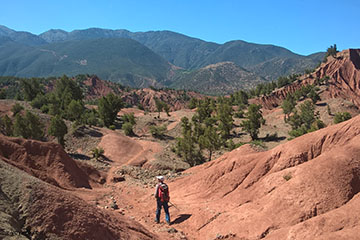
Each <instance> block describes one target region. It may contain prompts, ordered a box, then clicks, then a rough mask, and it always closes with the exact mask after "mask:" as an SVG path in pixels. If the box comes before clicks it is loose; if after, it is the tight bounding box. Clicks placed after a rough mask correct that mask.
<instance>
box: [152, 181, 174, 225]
mask: <svg viewBox="0 0 360 240" xmlns="http://www.w3.org/2000/svg"><path fill="white" fill-rule="evenodd" d="M156 178H157V179H158V182H159V183H158V184H157V185H156V190H155V198H156V206H157V208H156V219H155V222H156V223H159V222H160V212H161V207H164V211H165V219H166V222H167V224H169V225H170V214H169V205H168V202H169V200H170V194H169V187H168V185H167V184H166V183H164V179H165V178H164V176H157V177H156Z"/></svg>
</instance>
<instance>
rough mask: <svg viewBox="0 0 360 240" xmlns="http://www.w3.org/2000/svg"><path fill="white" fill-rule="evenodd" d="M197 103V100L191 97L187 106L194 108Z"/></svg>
mask: <svg viewBox="0 0 360 240" xmlns="http://www.w3.org/2000/svg"><path fill="white" fill-rule="evenodd" d="M197 104H198V100H197V99H196V98H191V99H190V101H189V104H188V108H190V109H194V108H196V106H197Z"/></svg>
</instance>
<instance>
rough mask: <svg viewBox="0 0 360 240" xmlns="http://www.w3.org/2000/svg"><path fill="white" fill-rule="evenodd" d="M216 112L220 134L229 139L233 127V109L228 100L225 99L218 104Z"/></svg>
mask: <svg viewBox="0 0 360 240" xmlns="http://www.w3.org/2000/svg"><path fill="white" fill-rule="evenodd" d="M216 113H217V114H216V118H217V120H218V121H219V130H220V135H221V137H222V138H223V139H227V138H228V137H229V136H230V131H231V129H232V127H233V122H234V120H233V118H232V115H233V109H232V107H231V105H230V104H229V103H228V102H225V101H224V102H223V103H221V104H219V105H218V107H217V110H216Z"/></svg>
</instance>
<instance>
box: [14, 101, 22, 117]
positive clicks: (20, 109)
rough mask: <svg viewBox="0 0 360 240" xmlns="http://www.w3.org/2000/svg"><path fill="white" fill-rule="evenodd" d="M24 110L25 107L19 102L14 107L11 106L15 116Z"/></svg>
mask: <svg viewBox="0 0 360 240" xmlns="http://www.w3.org/2000/svg"><path fill="white" fill-rule="evenodd" d="M22 110H24V107H23V106H21V105H20V104H19V103H15V104H14V105H13V107H12V108H11V111H12V112H13V114H14V116H15V115H16V114H18V113H19V112H21V111H22Z"/></svg>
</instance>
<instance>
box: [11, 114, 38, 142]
mask: <svg viewBox="0 0 360 240" xmlns="http://www.w3.org/2000/svg"><path fill="white" fill-rule="evenodd" d="M14 135H15V136H19V137H23V138H26V139H28V138H30V139H36V140H41V138H42V137H43V136H44V132H43V124H42V123H41V121H40V118H39V117H38V116H37V115H35V114H33V113H31V112H30V111H26V114H25V116H24V117H23V116H22V115H21V114H17V115H16V116H15V122H14Z"/></svg>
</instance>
